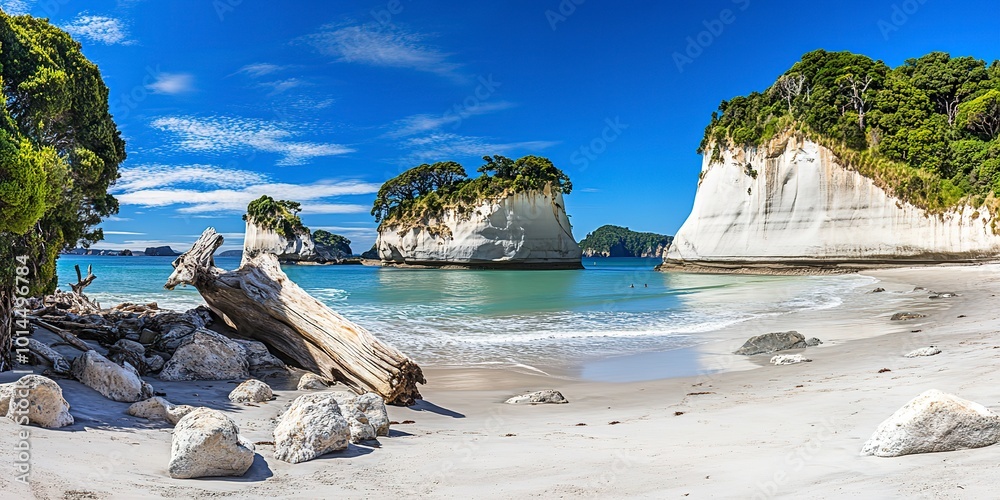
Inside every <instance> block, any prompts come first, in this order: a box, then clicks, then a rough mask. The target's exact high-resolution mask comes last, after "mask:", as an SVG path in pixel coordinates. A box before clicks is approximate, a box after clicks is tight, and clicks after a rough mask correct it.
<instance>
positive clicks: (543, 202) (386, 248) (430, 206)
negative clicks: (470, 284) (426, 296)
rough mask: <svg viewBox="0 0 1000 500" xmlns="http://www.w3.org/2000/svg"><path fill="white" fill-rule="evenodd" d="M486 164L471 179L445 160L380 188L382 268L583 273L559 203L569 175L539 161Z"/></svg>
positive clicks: (497, 159)
mask: <svg viewBox="0 0 1000 500" xmlns="http://www.w3.org/2000/svg"><path fill="white" fill-rule="evenodd" d="M483 160H484V161H485V164H484V165H483V166H482V167H480V168H479V169H478V172H479V173H480V174H482V175H480V176H479V177H476V178H469V177H468V175H467V174H466V172H465V168H464V167H462V165H460V164H458V163H456V162H453V161H448V162H438V163H434V164H423V165H420V166H417V167H414V168H412V169H410V170H407V171H405V172H403V173H402V174H400V175H399V176H397V177H395V178H393V179H390V180H389V181H387V182H386V183H385V184H383V185H382V188H381V189H380V190H379V192H378V195H377V197H376V199H375V203H374V206H373V208H372V215H373V216H375V220H376V222H378V223H379V228H378V239H377V241H376V248H377V251H378V257H379V259H380V261H381V263H382V265H389V266H408V267H414V266H416V267H462V268H479V269H493V268H503V269H580V268H582V264H581V262H580V256H581V252H580V247H579V245H577V243H576V240H575V239H574V238H573V231H572V227H571V225H570V223H569V217H568V216H567V215H566V205H565V201H564V200H563V195H565V194H569V193H570V191H572V189H573V185H572V183H571V182H570V180H569V177H568V176H567V175H566V174H565V173H563V172H562V171H561V170H559V169H558V168H556V166H555V165H553V163H552V162H551V161H549V160H548V159H547V158H542V157H538V156H525V157H522V158H519V159H517V160H512V159H510V158H506V157H504V156H500V155H495V156H492V157H489V156H485V157H483Z"/></svg>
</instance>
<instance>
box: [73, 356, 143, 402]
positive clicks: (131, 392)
mask: <svg viewBox="0 0 1000 500" xmlns="http://www.w3.org/2000/svg"><path fill="white" fill-rule="evenodd" d="M72 373H73V377H74V378H76V379H77V380H79V381H80V382H81V383H82V384H83V385H85V386H87V387H90V388H91V389H94V390H95V391H97V392H99V393H101V394H102V395H103V396H104V397H106V398H108V399H111V400H114V401H123V402H126V403H133V402H135V401H142V400H144V399H148V398H150V397H152V396H153V387H152V386H150V385H149V384H147V383H146V382H144V381H143V380H142V379H141V378H139V372H138V371H137V370H136V369H135V368H134V367H133V366H132V365H131V364H129V363H125V364H124V365H123V366H119V365H117V364H115V363H113V362H111V360H109V359H108V358H105V357H104V356H101V355H100V354H99V353H98V352H97V351H87V352H85V353H83V355H81V356H79V357H77V358H76V359H75V360H73V370H72Z"/></svg>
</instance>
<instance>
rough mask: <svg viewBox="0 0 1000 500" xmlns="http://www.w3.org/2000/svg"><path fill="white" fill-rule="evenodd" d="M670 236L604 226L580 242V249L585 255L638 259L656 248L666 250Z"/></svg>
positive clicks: (670, 239) (671, 238) (671, 239)
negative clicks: (606, 255) (607, 255)
mask: <svg viewBox="0 0 1000 500" xmlns="http://www.w3.org/2000/svg"><path fill="white" fill-rule="evenodd" d="M673 239H674V238H673V237H672V236H664V235H662V234H656V233H640V232H636V231H632V230H630V229H629V228H627V227H621V226H613V225H610V224H608V225H604V226H601V227H599V228H597V229H596V230H594V232H592V233H590V234H588V235H587V237H586V238H584V239H582V240H580V249H581V250H583V252H584V253H585V254H589V253H594V254H610V255H611V256H621V257H639V256H641V255H643V254H650V253H653V252H655V251H656V249H657V248H666V247H668V246H669V245H670V242H671V241H673Z"/></svg>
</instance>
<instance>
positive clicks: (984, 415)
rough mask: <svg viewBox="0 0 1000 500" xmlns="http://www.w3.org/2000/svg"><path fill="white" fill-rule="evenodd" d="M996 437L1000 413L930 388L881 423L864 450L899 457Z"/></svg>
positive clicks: (962, 446)
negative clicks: (998, 414)
mask: <svg viewBox="0 0 1000 500" xmlns="http://www.w3.org/2000/svg"><path fill="white" fill-rule="evenodd" d="M997 441H1000V416H997V415H996V414H994V413H993V412H991V411H990V410H988V409H986V407H984V406H983V405H981V404H979V403H974V402H972V401H967V400H965V399H962V398H959V397H956V396H953V395H951V394H945V393H943V392H941V391H938V390H935V389H931V390H929V391H926V392H924V393H923V394H921V395H919V396H917V397H916V398H914V399H913V400H911V401H910V402H908V403H906V404H905V405H904V406H903V407H902V408H900V409H898V410H896V413H893V414H892V416H891V417H889V418H888V419H886V420H885V421H884V422H882V423H881V424H879V426H878V429H877V430H876V431H875V433H874V434H872V437H871V438H870V439H869V440H868V442H866V443H865V446H864V448H863V449H862V450H861V454H862V455H875V456H878V457H898V456H902V455H909V454H913V453H932V452H938V451H954V450H963V449H968V448H981V447H983V446H990V445H992V444H995V443H996V442H997Z"/></svg>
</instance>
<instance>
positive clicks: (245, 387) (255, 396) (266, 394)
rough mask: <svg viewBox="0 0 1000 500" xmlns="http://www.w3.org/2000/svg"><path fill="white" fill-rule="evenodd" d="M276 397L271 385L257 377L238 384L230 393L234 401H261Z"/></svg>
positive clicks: (231, 399) (230, 398) (230, 397)
mask: <svg viewBox="0 0 1000 500" xmlns="http://www.w3.org/2000/svg"><path fill="white" fill-rule="evenodd" d="M272 399H274V392H272V391H271V387H270V386H269V385H267V384H265V383H264V382H261V381H260V380H257V379H253V378H252V379H250V380H247V381H246V382H243V383H242V384H240V385H238V386H237V387H236V388H235V389H233V392H230V393H229V400H230V401H232V402H234V403H261V402H264V401H270V400H272Z"/></svg>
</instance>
